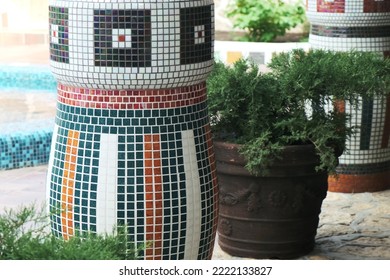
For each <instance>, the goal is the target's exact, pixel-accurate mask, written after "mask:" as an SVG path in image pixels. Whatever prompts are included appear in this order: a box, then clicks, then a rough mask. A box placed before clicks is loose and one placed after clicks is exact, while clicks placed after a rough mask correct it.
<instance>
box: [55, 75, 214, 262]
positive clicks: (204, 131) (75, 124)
mask: <svg viewBox="0 0 390 280" xmlns="http://www.w3.org/2000/svg"><path fill="white" fill-rule="evenodd" d="M50 158H51V160H50V162H49V174H48V189H49V192H50V193H49V194H48V197H49V198H50V206H51V207H52V208H58V207H60V208H61V211H60V212H59V213H58V214H56V215H53V218H52V230H53V232H54V234H55V235H57V236H61V237H63V238H64V239H68V238H70V237H71V236H72V235H74V234H75V233H76V232H77V231H81V232H87V231H92V232H98V233H104V232H112V230H113V227H114V226H115V225H117V224H119V225H121V224H122V225H126V226H127V231H128V236H129V240H131V241H132V242H133V243H134V244H135V245H136V246H137V247H139V246H141V247H146V249H145V250H143V251H142V252H141V256H142V257H143V258H144V259H166V260H168V259H172V260H177V259H210V258H211V255H212V251H213V246H214V238H215V233H216V226H217V207H218V206H217V204H218V199H217V197H218V191H217V181H216V173H215V172H216V171H215V160H214V152H213V147H212V142H211V132H210V126H209V119H208V114H207V105H206V87H205V83H204V82H203V83H200V84H197V85H193V86H186V87H180V88H173V89H168V90H89V89H82V88H74V87H70V86H64V85H61V84H59V86H58V108H57V117H56V126H55V129H54V135H53V145H52V155H51V157H50Z"/></svg>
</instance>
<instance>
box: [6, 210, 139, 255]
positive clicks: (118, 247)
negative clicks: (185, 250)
mask: <svg viewBox="0 0 390 280" xmlns="http://www.w3.org/2000/svg"><path fill="white" fill-rule="evenodd" d="M49 223H50V222H49V219H48V215H47V214H46V211H45V209H38V208H37V207H35V206H34V205H32V206H23V207H21V208H20V209H17V210H13V209H6V210H5V212H4V213H3V214H0V260H133V259H137V253H138V252H139V251H138V250H135V249H134V248H132V245H131V243H129V242H128V240H127V235H126V234H124V233H125V227H118V228H117V229H115V234H96V233H84V234H77V233H76V235H75V236H74V237H72V238H70V239H69V240H67V241H65V240H63V239H61V238H57V237H55V236H54V235H53V234H52V233H51V232H50V226H49Z"/></svg>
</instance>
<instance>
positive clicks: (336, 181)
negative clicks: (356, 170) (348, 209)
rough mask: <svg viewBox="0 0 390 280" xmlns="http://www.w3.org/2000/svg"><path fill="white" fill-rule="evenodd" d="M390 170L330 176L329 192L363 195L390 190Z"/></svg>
mask: <svg viewBox="0 0 390 280" xmlns="http://www.w3.org/2000/svg"><path fill="white" fill-rule="evenodd" d="M389 178H390V170H387V171H384V172H381V173H375V174H364V175H356V174H351V175H346V174H338V175H337V176H329V178H328V190H329V191H330V192H342V193H361V192H377V191H383V190H386V189H390V179H389Z"/></svg>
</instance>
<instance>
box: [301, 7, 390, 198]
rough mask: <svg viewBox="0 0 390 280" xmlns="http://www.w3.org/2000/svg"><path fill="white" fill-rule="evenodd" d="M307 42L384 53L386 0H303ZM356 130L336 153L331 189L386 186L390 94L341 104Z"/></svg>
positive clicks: (389, 42) (388, 33)
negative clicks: (308, 27)
mask: <svg viewBox="0 0 390 280" xmlns="http://www.w3.org/2000/svg"><path fill="white" fill-rule="evenodd" d="M307 16H308V19H309V21H310V22H311V31H310V39H309V42H310V44H311V46H312V47H313V48H323V49H329V50H335V51H348V50H358V51H369V52H378V53H383V55H384V56H385V57H388V56H389V55H390V0H308V6H307ZM343 107H344V109H345V110H346V112H347V113H349V114H350V115H351V125H353V126H358V127H360V129H359V130H358V133H357V134H356V135H355V136H354V137H353V138H351V139H350V140H348V141H347V143H346V144H347V147H348V149H349V152H348V153H346V154H343V155H342V156H341V157H340V165H339V166H338V169H337V172H338V174H339V177H338V179H336V178H334V177H330V178H329V190H330V191H336V192H365V191H380V190H384V189H387V188H390V142H389V138H390V97H389V98H387V100H386V99H385V100H383V99H379V98H376V99H373V100H368V99H363V100H362V101H361V102H360V104H359V106H358V108H352V106H351V105H350V104H348V103H347V104H344V106H343Z"/></svg>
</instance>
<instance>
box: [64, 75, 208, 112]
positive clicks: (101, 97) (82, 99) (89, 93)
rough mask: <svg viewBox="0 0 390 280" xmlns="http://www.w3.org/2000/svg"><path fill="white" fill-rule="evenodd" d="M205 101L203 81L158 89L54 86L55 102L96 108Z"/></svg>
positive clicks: (165, 106) (163, 106)
mask: <svg viewBox="0 0 390 280" xmlns="http://www.w3.org/2000/svg"><path fill="white" fill-rule="evenodd" d="M205 100H206V83H205V82H202V83H200V84H198V85H193V86H186V87H179V88H173V89H159V90H100V89H84V88H76V87H71V86H66V85H63V84H59V85H58V101H59V102H60V103H63V104H67V105H71V106H77V107H83V108H97V109H118V110H120V109H122V110H137V109H169V108H178V107H185V106H191V105H194V104H199V103H202V102H204V101H205Z"/></svg>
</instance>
